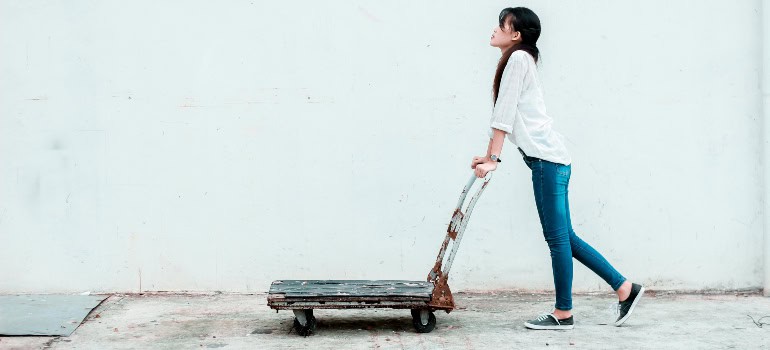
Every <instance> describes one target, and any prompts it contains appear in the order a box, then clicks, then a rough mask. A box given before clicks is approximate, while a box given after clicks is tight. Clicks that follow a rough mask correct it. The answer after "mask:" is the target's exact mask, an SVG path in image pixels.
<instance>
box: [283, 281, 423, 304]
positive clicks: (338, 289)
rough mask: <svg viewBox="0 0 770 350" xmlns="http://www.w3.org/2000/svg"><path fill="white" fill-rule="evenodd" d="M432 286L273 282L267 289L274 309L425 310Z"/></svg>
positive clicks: (382, 283)
mask: <svg viewBox="0 0 770 350" xmlns="http://www.w3.org/2000/svg"><path fill="white" fill-rule="evenodd" d="M432 293H433V283H430V282H426V281H400V280H376V281H371V280H370V281H366V280H360V281H356V280H343V281H333V280H321V281H300V280H285V281H275V282H273V284H272V285H271V286H270V296H269V297H270V305H271V306H272V307H273V308H274V309H338V308H350V309H357V308H394V309H414V308H419V309H422V308H428V304H429V303H430V299H431V294H432Z"/></svg>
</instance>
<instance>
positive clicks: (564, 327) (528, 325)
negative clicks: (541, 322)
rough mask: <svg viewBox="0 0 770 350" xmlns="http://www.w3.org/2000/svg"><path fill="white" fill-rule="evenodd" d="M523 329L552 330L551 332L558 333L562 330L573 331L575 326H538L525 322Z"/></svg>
mask: <svg viewBox="0 0 770 350" xmlns="http://www.w3.org/2000/svg"><path fill="white" fill-rule="evenodd" d="M524 327H527V328H529V329H536V330H553V331H558V330H564V329H573V328H575V325H574V324H570V325H564V326H538V325H536V324H531V323H526V322H525V323H524Z"/></svg>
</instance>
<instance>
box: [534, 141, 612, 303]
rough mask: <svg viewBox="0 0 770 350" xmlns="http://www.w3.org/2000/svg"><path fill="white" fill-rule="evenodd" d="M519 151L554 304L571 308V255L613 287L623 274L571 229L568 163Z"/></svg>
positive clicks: (570, 167) (569, 168)
mask: <svg viewBox="0 0 770 350" xmlns="http://www.w3.org/2000/svg"><path fill="white" fill-rule="evenodd" d="M522 155H523V156H524V162H526V163H527V166H528V167H529V168H530V169H532V186H533V187H534V190H535V191H534V192H535V203H536V204H537V213H538V214H539V215H540V225H541V226H542V227H543V235H544V236H545V241H546V242H547V243H548V248H549V249H550V250H551V268H552V269H553V284H554V287H555V289H556V308H557V309H559V310H571V309H572V258H573V257H574V258H575V259H577V261H579V262H581V263H582V264H583V265H585V266H586V267H588V268H589V269H591V271H593V272H594V273H596V274H597V275H599V277H601V278H602V279H604V281H606V282H607V283H608V284H609V285H610V287H612V289H613V290H615V291H617V290H618V288H620V285H622V284H623V282H625V280H626V278H625V277H623V275H621V274H620V273H619V272H618V271H617V270H615V268H613V267H612V265H610V263H609V262H608V261H607V260H606V259H605V258H604V257H603V256H602V255H601V254H599V252H597V251H596V250H595V249H594V248H592V247H591V246H590V245H588V243H586V242H584V241H583V240H582V239H580V238H579V237H578V236H577V235H576V234H575V231H574V230H572V221H571V220H570V216H569V202H568V199H567V192H568V191H567V186H568V185H569V177H570V173H571V171H572V166H571V165H563V164H558V163H552V162H549V161H547V160H543V159H539V158H534V157H528V156H526V155H525V154H524V152H522Z"/></svg>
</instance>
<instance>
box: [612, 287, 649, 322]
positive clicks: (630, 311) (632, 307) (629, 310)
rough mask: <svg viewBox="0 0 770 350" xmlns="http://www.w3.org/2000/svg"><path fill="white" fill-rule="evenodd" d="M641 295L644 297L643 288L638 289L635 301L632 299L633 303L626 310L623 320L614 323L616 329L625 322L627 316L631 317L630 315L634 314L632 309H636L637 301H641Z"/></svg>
mask: <svg viewBox="0 0 770 350" xmlns="http://www.w3.org/2000/svg"><path fill="white" fill-rule="evenodd" d="M642 295H644V287H642V288H641V289H639V294H637V295H636V299H634V302H633V303H631V307H630V308H629V309H628V312H627V313H626V315H625V316H623V318H621V319H619V320H617V321H615V327H618V326H620V325H622V324H623V322H626V320H627V319H628V317H629V316H631V313H632V312H634V308H635V307H636V304H637V303H639V300H641V299H642Z"/></svg>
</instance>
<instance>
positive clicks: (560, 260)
mask: <svg viewBox="0 0 770 350" xmlns="http://www.w3.org/2000/svg"><path fill="white" fill-rule="evenodd" d="M539 37H540V19H539V18H538V17H537V15H536V14H535V13H534V12H532V10H530V9H527V8H524V7H516V8H506V9H504V10H503V11H502V12H500V16H499V23H498V26H496V27H495V28H494V32H493V34H492V38H491V42H490V45H491V46H494V47H497V48H499V49H500V50H501V51H502V57H501V58H500V62H499V63H498V66H497V72H496V73H495V80H494V85H493V89H492V92H493V102H494V109H493V112H492V119H491V123H490V139H489V145H488V147H487V155H486V156H484V157H474V158H473V161H472V163H471V168H473V169H474V171H475V173H476V176H478V177H484V176H485V175H486V174H487V172H489V171H494V170H495V169H497V163H498V162H500V159H499V157H500V152H501V151H502V149H503V142H504V139H505V137H506V136H507V137H508V140H510V141H511V142H512V143H513V144H515V145H517V146H518V147H519V152H521V154H522V156H523V158H524V162H525V163H526V164H527V166H528V167H529V168H530V169H531V170H532V185H533V187H534V192H535V204H536V205H537V212H538V214H539V216H540V225H541V226H542V228H543V235H544V236H545V240H546V242H547V243H548V247H549V249H550V251H551V268H552V269H553V282H554V287H555V289H556V305H555V308H554V310H553V312H551V313H549V314H543V315H541V316H539V317H537V318H535V319H533V320H530V321H527V322H525V323H524V325H525V326H526V327H527V328H529V329H572V328H573V327H574V318H573V315H572V313H571V311H570V310H572V258H573V257H574V258H575V259H577V260H578V261H579V262H581V263H582V264H583V265H585V266H587V267H588V268H590V269H591V270H592V271H593V272H595V273H596V274H597V275H599V276H600V277H601V278H603V279H604V280H605V281H606V282H607V283H608V284H609V285H610V287H612V289H613V290H615V292H616V293H617V295H618V311H619V315H618V318H617V320H616V321H615V325H616V326H620V325H621V324H623V322H625V321H626V319H628V317H629V316H630V315H631V312H632V311H633V309H634V307H635V306H636V304H637V303H638V302H639V299H641V297H642V294H644V288H643V287H642V286H641V285H639V284H636V283H631V282H629V281H627V280H626V278H625V277H623V275H621V274H620V273H619V272H618V271H617V270H615V268H613V267H612V265H610V263H609V262H607V260H606V259H604V257H602V255H601V254H599V253H598V252H597V251H596V250H594V248H592V247H591V246H590V245H588V243H586V242H584V241H582V240H581V239H580V238H578V236H577V235H576V234H575V231H573V230H572V223H571V221H570V214H569V204H568V200H567V187H568V184H569V178H570V172H571V159H570V156H569V154H568V152H567V149H566V148H565V146H564V143H563V142H562V139H561V135H560V134H559V133H557V132H556V131H554V130H552V129H551V124H552V120H551V118H550V117H549V116H548V115H547V114H546V109H545V104H544V102H543V94H542V92H541V88H540V81H539V78H538V75H537V66H536V62H537V60H538V58H539V50H538V48H537V45H536V43H537V39H538V38H539Z"/></svg>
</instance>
